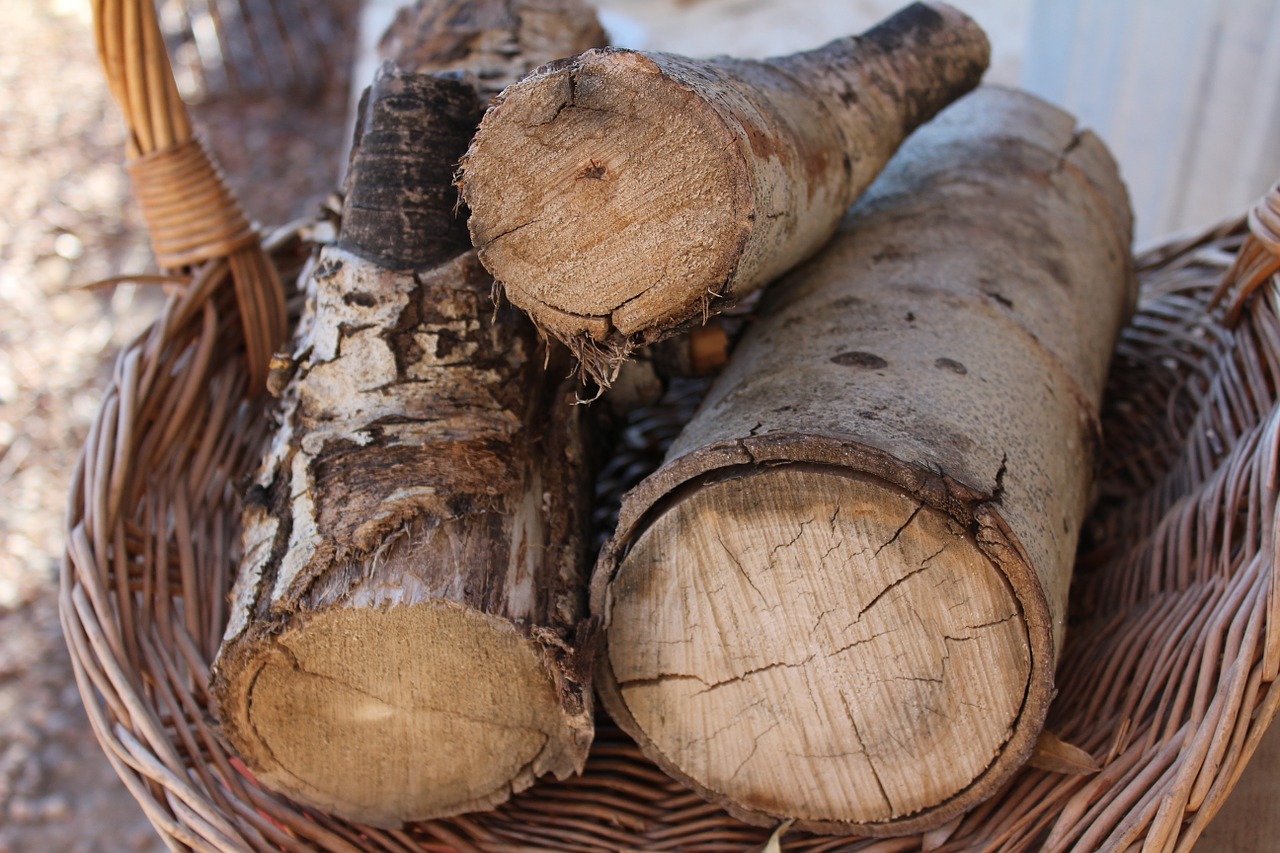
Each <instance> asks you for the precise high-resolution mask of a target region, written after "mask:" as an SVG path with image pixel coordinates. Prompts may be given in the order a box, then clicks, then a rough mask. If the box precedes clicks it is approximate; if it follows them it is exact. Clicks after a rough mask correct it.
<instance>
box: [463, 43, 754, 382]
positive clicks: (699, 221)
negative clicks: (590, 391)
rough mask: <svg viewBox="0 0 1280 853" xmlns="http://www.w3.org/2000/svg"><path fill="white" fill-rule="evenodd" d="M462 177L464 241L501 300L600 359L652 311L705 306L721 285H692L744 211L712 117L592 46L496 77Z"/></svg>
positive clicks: (726, 259) (722, 251) (742, 182)
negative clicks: (503, 80) (466, 215)
mask: <svg viewBox="0 0 1280 853" xmlns="http://www.w3.org/2000/svg"><path fill="white" fill-rule="evenodd" d="M620 140H625V141H626V144H625V145H622V144H619V141H620ZM463 174H464V179H463V182H462V184H461V188H462V195H463V198H464V200H465V201H466V202H467V203H468V205H469V206H470V208H471V214H472V215H471V220H470V228H471V235H472V240H473V241H474V243H475V244H476V246H477V247H479V251H480V258H481V260H482V261H483V262H484V264H485V266H486V267H488V268H489V269H491V270H500V271H501V275H500V276H499V278H500V281H501V283H502V285H503V286H504V288H505V290H506V293H507V295H508V297H509V298H510V299H511V301H512V303H513V304H515V305H516V306H517V307H519V308H521V309H523V310H525V311H526V312H528V313H529V314H530V315H531V316H532V317H533V319H534V320H535V322H537V323H538V325H539V326H541V327H542V328H543V329H544V330H546V331H548V332H550V333H552V334H554V335H555V336H556V337H558V338H560V339H561V340H562V341H564V342H565V343H567V344H569V345H570V347H571V348H573V349H575V350H579V351H586V352H588V353H590V352H593V351H594V352H596V353H597V354H602V355H603V356H604V357H605V358H604V360H605V362H606V363H609V362H612V361H616V360H617V359H618V357H619V356H618V353H620V352H622V351H623V350H625V349H627V348H628V347H629V346H630V345H633V344H637V343H643V342H646V341H647V339H648V338H645V339H644V340H641V339H638V338H637V337H636V336H637V335H638V333H641V332H647V329H648V326H649V325H651V323H650V318H651V317H652V316H653V315H654V314H655V313H658V314H662V315H665V316H670V317H671V318H672V320H671V322H670V323H669V324H668V328H666V329H665V330H669V327H674V326H676V325H680V324H683V323H686V322H688V321H690V320H693V319H695V318H698V317H701V316H702V315H703V313H704V312H705V310H706V308H707V302H708V300H710V299H714V298H715V297H717V296H720V295H721V293H719V292H715V291H714V290H713V291H707V290H706V289H704V288H700V287H699V288H695V289H694V290H693V291H691V290H690V288H689V283H690V282H701V281H711V282H721V283H724V282H727V280H728V278H729V276H730V274H731V273H732V271H733V269H734V266H735V265H736V263H737V259H738V253H740V252H741V249H742V246H743V244H744V241H745V239H746V235H747V230H748V227H749V222H750V219H751V216H752V204H753V202H752V199H751V195H750V192H749V188H748V185H747V180H748V177H747V175H746V174H745V164H744V163H743V162H742V158H741V157H740V156H739V155H738V154H737V153H736V151H735V150H734V148H733V137H732V135H731V134H730V132H729V130H728V128H727V127H726V126H725V123H724V119H723V118H722V117H721V116H720V115H718V114H717V113H716V112H715V110H714V109H713V108H712V107H711V106H710V105H708V103H707V102H706V101H705V100H704V99H702V98H700V97H698V95H697V94H696V93H695V92H694V91H692V90H691V89H690V88H689V86H688V85H687V84H686V83H684V82H681V81H680V80H677V79H675V78H674V77H672V76H671V75H670V74H668V73H667V72H666V71H664V70H663V69H662V68H660V67H659V65H658V64H657V63H655V62H654V60H653V59H650V58H649V57H646V56H644V55H643V54H639V53H634V52H632V51H623V50H596V51H589V52H587V53H585V54H583V55H582V56H580V57H578V58H577V59H575V60H573V61H571V62H569V63H567V64H564V65H561V66H559V67H555V68H552V69H549V70H546V71H544V72H542V73H540V74H537V75H535V76H534V77H531V78H529V79H527V80H525V81H523V82H521V83H519V84H517V85H516V86H513V87H512V88H510V89H508V91H507V92H506V94H505V95H504V96H503V99H502V101H501V102H500V104H499V105H498V106H497V107H496V108H494V109H493V110H491V111H490V113H489V115H488V116H486V119H485V121H484V122H483V123H482V124H481V127H480V130H479V132H478V134H477V136H476V140H475V142H474V143H473V145H472V148H471V151H470V152H469V153H468V155H467V157H466V158H465V159H464V161H463ZM566 246H567V247H572V248H571V249H569V250H566V249H565V247H566ZM735 246H736V247H738V252H737V253H735V252H732V251H726V248H725V247H735ZM564 282H590V287H570V288H566V287H563V286H562V285H563V283H564ZM650 336H652V334H651V333H650ZM623 357H625V356H623ZM590 372H592V373H594V372H595V371H594V370H592V371H590Z"/></svg>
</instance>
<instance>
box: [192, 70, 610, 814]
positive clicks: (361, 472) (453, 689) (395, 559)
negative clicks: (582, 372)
mask: <svg viewBox="0 0 1280 853" xmlns="http://www.w3.org/2000/svg"><path fill="white" fill-rule="evenodd" d="M362 116H363V124H362V127H361V130H360V131H359V132H358V133H357V139H356V147H355V149H354V152H353V155H352V162H351V167H350V173H349V177H348V181H347V185H346V205H345V207H344V215H343V223H342V228H341V232H340V235H339V239H338V241H337V243H336V244H335V245H333V246H330V247H327V248H325V249H324V250H323V251H322V252H321V253H320V255H319V257H318V259H317V261H316V262H315V264H314V266H313V267H312V269H311V270H310V272H309V274H308V278H307V282H306V285H307V290H308V303H307V307H306V311H305V314H304V317H303V319H302V321H301V324H300V330H299V334H298V339H297V341H296V348H295V355H294V356H293V357H292V358H291V359H285V360H283V361H284V363H285V365H286V366H287V370H288V371H290V372H291V375H290V376H289V377H288V379H287V382H282V384H284V392H283V399H282V405H281V412H280V421H281V422H280V428H279V430H278V432H277V434H276V436H275V440H274V443H273V445H272V446H271V448H270V450H269V453H268V455H267V458H266V459H265V461H264V463H263V466H262V468H261V471H260V473H259V475H258V477H257V480H256V483H255V484H254V485H253V487H252V489H251V490H250V492H249V495H248V497H247V499H246V506H245V510H244V558H243V560H242V565H241V573H240V575H239V577H238V580H237V583H236V588H235V590H234V593H233V602H232V615H231V620H230V623H229V624H228V626H227V630H226V634H225V638H224V642H223V646H222V649H221V650H220V653H219V656H218V659H217V661H216V662H215V666H214V679H213V684H212V694H213V700H214V706H215V708H216V709H217V714H218V716H219V719H220V721H221V724H222V726H223V731H224V733H225V734H226V736H227V737H228V738H229V739H230V740H231V742H232V743H233V744H234V745H235V747H236V748H237V750H238V751H239V753H240V755H241V756H242V757H243V759H244V760H245V763H246V764H247V765H248V766H249V767H250V768H251V769H252V770H253V772H254V774H255V775H256V776H257V778H258V779H259V780H260V781H261V782H263V783H264V784H266V785H269V786H270V787H272V788H274V789H276V790H279V791H281V792H284V793H286V794H288V795H289V796H291V797H293V798H295V799H297V800H298V801H300V802H302V803H305V804H307V805H310V806H314V807H319V808H322V809H325V810H327V811H331V812H334V813H336V814H339V815H342V816H344V817H347V818H350V819H354V820H359V821H362V822H365V823H369V824H373V825H378V826H395V825H399V824H400V823H402V822H405V821H412V820H419V819H425V818H431V817H437V816H443V815H449V814H457V813H459V812H464V811H471V810H476V809H483V808H488V807H491V806H494V805H496V804H498V803H500V802H502V801H504V800H505V799H507V798H508V797H509V796H510V794H511V793H512V792H513V791H519V790H521V789H522V788H525V787H527V786H528V785H530V784H531V783H532V782H533V780H534V779H535V778H536V777H537V776H539V775H541V774H544V773H554V774H556V775H557V776H559V777H564V776H566V775H568V774H570V773H573V772H576V771H578V770H580V769H581V766H582V762H583V761H584V760H585V757H586V751H587V747H588V745H589V743H590V739H591V733H592V722H591V698H590V684H589V678H588V674H589V672H588V671H589V666H588V665H587V663H586V662H584V661H583V660H582V659H581V657H580V656H579V654H578V651H577V649H578V648H579V640H580V639H581V638H580V637H579V636H578V632H579V631H580V630H582V628H583V625H582V618H583V616H584V609H585V600H584V599H585V591H584V585H585V577H584V574H585V569H584V566H583V560H584V544H585V529H584V527H585V524H586V522H587V512H586V509H587V506H586V501H587V499H588V496H589V494H590V491H589V487H588V483H587V476H588V471H587V460H586V459H585V458H584V453H585V450H584V437H583V434H582V430H583V422H582V418H583V410H582V407H577V406H572V405H570V402H571V401H572V399H573V396H572V395H573V387H572V383H570V382H568V381H566V380H564V379H563V377H564V376H565V375H566V372H567V371H566V368H565V364H562V363H560V361H563V360H564V356H560V361H557V359H556V358H555V357H554V356H552V357H551V360H552V362H553V364H552V369H551V372H548V370H547V369H546V362H547V360H548V354H547V352H546V349H545V344H544V342H542V341H541V340H540V338H539V336H538V334H537V332H536V330H535V329H534V328H533V326H532V325H531V324H530V323H528V321H527V320H525V319H524V318H523V317H521V316H519V315H518V313H517V312H515V311H514V310H513V309H510V308H507V309H504V310H499V311H498V312H497V313H496V314H495V312H494V309H493V306H492V302H491V299H490V294H491V290H492V280H491V278H490V277H489V276H488V274H487V273H486V272H485V271H484V269H483V268H482V267H481V266H480V264H479V262H478V261H477V259H476V257H475V254H474V252H471V251H467V250H466V249H467V248H468V243H467V238H466V231H465V228H464V227H463V226H462V225H461V221H460V220H459V219H458V218H457V217H456V216H455V215H454V210H455V207H456V205H457V202H456V194H455V193H454V192H453V190H452V174H453V168H454V164H455V163H456V162H457V159H458V157H459V156H460V155H461V153H462V151H463V149H464V148H465V145H466V142H467V140H468V139H469V138H470V136H471V134H472V132H473V131H474V128H475V126H476V123H477V122H478V121H479V117H480V105H479V102H478V101H477V99H476V96H475V93H474V90H473V89H472V88H471V86H470V85H467V84H463V83H460V82H458V81H456V80H450V79H444V78H436V77H430V76H427V75H418V74H412V73H407V72H399V71H396V70H394V69H393V68H392V67H390V66H384V69H383V71H382V72H381V73H380V75H379V78H378V79H377V80H376V81H375V83H374V86H373V88H372V90H371V92H370V93H368V94H367V95H366V98H365V101H364V107H363V109H362ZM280 379H281V380H283V379H284V377H280Z"/></svg>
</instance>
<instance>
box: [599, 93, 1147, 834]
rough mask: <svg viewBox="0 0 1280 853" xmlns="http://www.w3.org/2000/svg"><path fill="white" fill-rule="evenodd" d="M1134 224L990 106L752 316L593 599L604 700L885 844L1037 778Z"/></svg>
mask: <svg viewBox="0 0 1280 853" xmlns="http://www.w3.org/2000/svg"><path fill="white" fill-rule="evenodd" d="M1130 225H1131V221H1130V213H1129V209H1128V204H1127V199H1126V196H1125V192H1124V188H1123V185H1122V184H1121V183H1120V179H1119V176H1118V175H1117V173H1116V169H1115V165H1114V163H1113V162H1112V160H1111V159H1110V157H1109V155H1108V154H1107V153H1106V151H1105V149H1104V147H1103V146H1102V145H1101V143H1100V142H1099V141H1098V140H1097V138H1095V137H1094V136H1093V135H1091V134H1089V133H1086V132H1081V131H1079V130H1077V129H1076V127H1075V123H1074V120H1073V119H1072V118H1071V117H1070V116H1068V115H1066V114H1065V113H1063V112H1061V111H1059V110H1057V109H1055V108H1054V107H1051V106H1049V105H1048V104H1045V103H1043V102H1041V101H1038V100H1036V99H1035V98H1032V97H1031V96H1029V95H1025V94H1021V93H1017V92H1011V91H1005V90H990V89H983V90H979V91H978V92H977V93H974V94H973V95H970V96H969V97H967V98H965V99H963V100H962V101H961V102H960V103H958V104H956V105H955V106H953V107H952V108H950V109H949V110H947V111H946V112H944V113H943V114H942V115H941V116H940V117H939V118H938V119H936V120H935V121H934V122H933V123H931V124H930V125H927V126H926V127H925V128H923V129H921V130H920V131H919V132H918V133H917V134H916V135H915V136H913V137H912V138H911V139H910V140H908V141H907V143H906V145H904V147H903V149H902V151H901V152H899V154H898V156H897V157H896V158H895V159H894V160H893V161H892V162H891V164H890V165H889V167H888V168H887V169H886V171H885V173H884V174H883V175H882V176H881V178H880V179H879V181H878V182H877V183H876V184H875V185H874V186H873V187H872V188H871V190H870V191H869V192H868V194H867V196H866V197H865V198H864V199H863V200H862V201H861V202H860V203H859V204H858V205H857V206H856V207H855V208H854V209H853V211H852V212H851V214H850V216H849V218H848V219H847V221H846V223H845V225H844V228H843V230H842V232H841V233H840V234H839V235H838V236H837V237H836V239H835V240H834V241H833V242H832V244H831V245H830V246H829V247H828V248H827V249H826V250H825V252H823V253H822V254H821V255H819V256H818V257H817V258H815V259H814V260H813V261H812V262H811V263H809V264H808V265H806V266H805V267H802V268H801V269H800V270H798V271H797V272H796V273H794V274H793V275H792V276H790V277H789V278H788V279H786V280H784V281H782V282H780V283H779V284H778V286H777V289H776V290H775V291H772V292H771V293H770V294H768V295H767V296H766V297H765V300H764V302H763V303H762V306H761V309H760V316H761V319H760V320H759V321H758V323H757V324H756V325H755V326H754V327H753V328H751V329H750V330H749V331H748V332H747V334H746V336H745V337H744V339H743V340H742V342H741V343H740V344H739V346H738V347H737V349H736V351H735V353H734V355H733V358H732V359H731V361H730V364H729V367H728V368H727V370H726V372H725V373H724V374H722V375H721V376H720V378H719V379H718V380H717V382H716V384H715V385H714V386H713V388H712V389H711V391H710V393H709V395H708V397H707V399H706V401H705V402H704V404H703V406H702V408H701V409H700V410H699V412H698V414H697V415H696V416H695V417H694V419H693V420H692V422H691V423H690V424H689V425H688V427H687V428H686V429H685V430H684V432H683V433H682V434H681V436H680V437H679V438H678V439H677V440H676V442H675V444H674V446H673V447H672V449H671V451H670V453H669V455H668V457H667V461H666V462H665V464H664V465H663V467H662V468H660V469H659V470H658V471H657V472H656V473H655V474H654V475H653V476H651V477H650V478H649V479H648V480H646V481H645V482H643V483H642V484H641V485H640V486H638V487H637V488H636V489H635V490H633V491H632V492H631V493H630V494H629V495H628V496H627V498H626V499H625V501H624V503H623V507H622V510H621V514H620V520H619V524H618V528H617V532H616V534H615V536H614V538H613V539H612V540H611V541H610V543H609V544H608V545H607V546H606V547H605V549H604V551H603V553H602V555H601V558H600V561H599V563H598V565H597V567H596V575H595V578H594V580H593V582H592V608H593V612H594V613H595V615H596V616H598V617H599V618H601V619H602V620H603V624H604V638H605V640H604V644H603V645H602V647H601V648H600V649H599V650H598V651H597V653H596V655H597V660H598V664H599V666H598V671H597V678H596V681H597V687H598V690H599V695H600V696H601V698H602V701H603V702H604V704H605V707H606V708H607V709H608V710H609V712H610V714H611V715H612V716H613V718H614V719H615V720H617V721H618V722H619V723H620V724H621V725H622V726H623V728H625V729H626V730H627V731H628V732H629V733H630V734H631V735H632V736H633V737H635V738H636V740H637V741H638V742H639V743H640V744H641V746H642V748H644V749H645V751H646V752H647V753H648V754H649V755H650V757H652V758H653V759H654V760H656V761H657V762H658V763H659V764H661V765H662V766H664V767H665V768H666V769H667V770H668V771H669V772H671V773H672V774H673V775H675V776H677V777H678V778H681V779H683V780H685V781H687V782H688V783H689V784H691V785H692V786H694V787H695V788H697V789H698V790H699V791H701V792H702V793H703V794H704V795H706V796H708V797H710V798H712V799H714V800H716V801H718V802H721V803H724V804H725V805H727V806H728V807H729V809H730V810H731V811H733V812H734V813H735V814H738V815H740V816H742V817H743V818H744V819H747V820H753V821H767V820H773V819H777V818H787V817H790V818H797V819H798V820H799V821H800V824H801V825H802V826H805V827H808V828H811V829H815V830H820V831H827V832H845V833H865V834H873V835H892V834H907V833H915V832H920V831H924V830H928V829H930V828H933V827H936V826H939V825H941V824H944V823H945V822H947V821H949V820H951V819H952V818H954V817H956V816H957V815H958V814H960V813H961V812H963V811H965V810H966V809H969V808H971V807H973V806H974V805H975V804H976V803H978V802H979V801H981V800H982V799H983V798H985V797H987V796H989V795H990V794H992V793H993V792H995V791H996V790H997V789H998V788H999V787H1000V786H1001V785H1002V784H1003V783H1004V782H1005V781H1007V780H1008V778H1009V777H1010V776H1011V775H1012V774H1013V773H1014V772H1015V771H1016V770H1017V769H1018V768H1019V767H1020V766H1021V765H1022V764H1023V763H1024V762H1025V761H1026V760H1027V758H1028V756H1029V755H1030V753H1031V751H1032V748H1033V746H1034V745H1035V743H1036V739H1037V736H1038V735H1039V734H1040V732H1041V729H1042V727H1043V724H1044V720H1045V714H1046V710H1047V707H1048V704H1049V701H1050V699H1051V697H1052V696H1053V693H1054V686H1053V685H1054V668H1055V665H1056V662H1057V660H1058V656H1059V653H1060V650H1061V648H1062V640H1063V628H1064V622H1065V613H1066V603H1067V588H1068V584H1069V579H1070V573H1071V566H1072V560H1073V557H1074V551H1075V546H1076V542H1077V539H1078V536H1079V532H1080V527H1081V523H1082V519H1083V517H1084V514H1085V510H1086V504H1087V502H1088V498H1089V492H1090V481H1091V476H1092V472H1093V465H1094V460H1095V451H1096V445H1097V441H1098V435H1097V429H1098V420H1097V412H1098V406H1099V402H1100V399H1101V395H1102V389H1103V381H1104V379H1105V376H1106V373H1107V366H1108V362H1109V359H1110V354H1111V350H1112V347H1113V345H1114V342H1115V340H1116V336H1117V335H1118V333H1119V330H1120V328H1121V326H1122V324H1123V322H1124V321H1125V319H1126V317H1127V316H1128V314H1129V312H1130V311H1131V310H1132V307H1133V302H1134V298H1135V287H1134V278H1133V274H1132V270H1131V261H1130V260H1129V258H1130V255H1129V240H1130Z"/></svg>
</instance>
